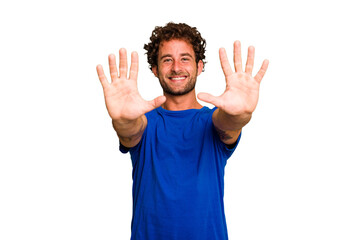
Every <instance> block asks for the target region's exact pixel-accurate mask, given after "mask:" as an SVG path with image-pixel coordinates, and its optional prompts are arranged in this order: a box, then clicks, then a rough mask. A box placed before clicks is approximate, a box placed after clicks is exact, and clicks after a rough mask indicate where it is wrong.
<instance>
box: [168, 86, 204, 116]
mask: <svg viewBox="0 0 360 240" xmlns="http://www.w3.org/2000/svg"><path fill="white" fill-rule="evenodd" d="M164 96H165V97H166V102H165V103H164V104H163V105H162V108H164V109H166V110H170V111H181V110H188V109H200V108H202V107H203V106H202V105H201V104H200V103H199V102H198V101H197V99H196V95H195V89H194V90H192V91H191V92H189V93H187V94H185V95H180V96H174V95H170V94H167V93H164Z"/></svg>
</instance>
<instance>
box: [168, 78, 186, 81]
mask: <svg viewBox="0 0 360 240" xmlns="http://www.w3.org/2000/svg"><path fill="white" fill-rule="evenodd" d="M171 79H172V80H175V81H177V80H183V79H185V77H173V78H171Z"/></svg>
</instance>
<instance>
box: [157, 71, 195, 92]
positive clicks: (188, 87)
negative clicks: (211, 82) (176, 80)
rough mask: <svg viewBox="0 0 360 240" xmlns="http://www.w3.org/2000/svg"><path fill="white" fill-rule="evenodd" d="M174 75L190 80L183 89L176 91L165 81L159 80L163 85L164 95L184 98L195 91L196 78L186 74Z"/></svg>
mask: <svg viewBox="0 0 360 240" xmlns="http://www.w3.org/2000/svg"><path fill="white" fill-rule="evenodd" d="M172 75H186V76H187V77H188V78H189V80H188V82H187V83H186V84H185V86H184V87H183V88H182V89H178V90H175V89H172V88H171V87H170V86H169V85H168V84H167V83H166V82H165V81H164V80H163V79H160V78H159V82H160V85H161V87H162V89H163V91H164V93H166V94H169V95H172V96H182V95H186V94H188V93H189V92H191V91H192V90H194V88H195V84H196V76H195V77H194V76H190V75H189V74H184V73H173V74H172ZM170 77H171V76H170Z"/></svg>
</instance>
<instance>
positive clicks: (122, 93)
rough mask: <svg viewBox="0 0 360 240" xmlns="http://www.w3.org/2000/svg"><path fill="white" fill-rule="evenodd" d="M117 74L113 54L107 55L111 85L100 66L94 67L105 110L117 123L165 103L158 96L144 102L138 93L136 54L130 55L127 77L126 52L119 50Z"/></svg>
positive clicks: (135, 117) (136, 116) (137, 60)
mask: <svg viewBox="0 0 360 240" xmlns="http://www.w3.org/2000/svg"><path fill="white" fill-rule="evenodd" d="M119 55H120V66H119V73H120V75H119V74H118V69H117V66H116V59H115V56H114V55H113V54H111V55H109V67H110V76H111V83H109V82H108V80H107V79H106V76H105V74H104V70H103V68H102V66H101V65H98V66H97V67H96V70H97V73H98V76H99V79H100V82H101V85H102V87H103V90H104V97H105V103H106V108H107V110H108V112H109V115H110V117H111V118H112V119H113V120H117V121H123V122H126V121H132V120H135V119H137V118H139V117H140V116H142V115H144V114H145V113H146V112H149V111H151V110H153V109H154V108H157V107H159V106H160V105H161V104H163V103H164V102H165V97H164V96H160V97H157V98H155V99H153V100H151V101H146V100H144V99H143V98H142V97H141V96H140V94H139V91H138V87H137V75H138V65H139V59H138V55H137V53H136V52H133V53H132V54H131V66H130V73H129V77H128V76H127V75H128V74H127V73H128V66H127V56H126V50H125V49H120V51H119Z"/></svg>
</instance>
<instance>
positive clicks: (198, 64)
mask: <svg viewBox="0 0 360 240" xmlns="http://www.w3.org/2000/svg"><path fill="white" fill-rule="evenodd" d="M197 68H198V72H197V75H198V76H199V75H200V73H202V71H203V68H204V63H203V61H201V60H200V61H199V62H198V63H197Z"/></svg>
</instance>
